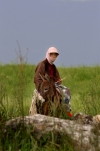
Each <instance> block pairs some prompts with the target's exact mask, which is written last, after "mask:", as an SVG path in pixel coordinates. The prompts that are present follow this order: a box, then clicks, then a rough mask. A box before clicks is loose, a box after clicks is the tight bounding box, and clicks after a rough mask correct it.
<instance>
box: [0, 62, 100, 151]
mask: <svg viewBox="0 0 100 151" xmlns="http://www.w3.org/2000/svg"><path fill="white" fill-rule="evenodd" d="M34 70H35V65H29V64H26V63H20V64H7V65H2V64H1V65H0V139H1V138H3V137H4V136H2V135H3V133H2V127H3V124H4V122H5V121H7V120H9V119H11V118H14V117H17V116H24V115H28V114H29V108H30V105H31V100H32V94H33V90H34V88H35V86H34V83H33V77H34ZM58 70H59V72H60V75H61V78H64V77H66V79H65V80H63V82H62V84H63V85H65V86H67V87H68V88H70V91H71V106H72V113H73V114H75V113H78V112H83V113H86V114H88V115H96V114H100V66H97V65H96V66H93V67H87V66H79V67H69V68H66V67H59V68H58ZM12 135H13V137H14V139H12V138H11V140H9V139H7V138H6V140H5V141H2V140H0V145H1V146H0V149H1V151H2V150H4V151H18V149H20V151H37V150H38V151H39V150H41V151H44V150H45V151H51V150H50V149H51V148H52V151H53V150H54V151H56V150H58V149H59V150H60V151H74V148H75V144H73V142H72V140H68V137H67V136H66V137H63V136H60V137H58V134H57V135H53V134H47V135H46V136H45V137H44V138H41V140H39V141H37V140H35V139H34V138H32V136H31V134H30V133H29V131H28V132H26V131H25V132H24V128H23V134H22V131H20V132H19V133H16V134H12ZM22 136H23V137H22ZM58 138H60V140H59V139H58ZM57 141H60V142H57ZM58 144H59V145H60V146H59V145H58ZM70 144H71V145H70ZM72 144H73V146H72ZM75 151H78V149H77V150H75Z"/></svg>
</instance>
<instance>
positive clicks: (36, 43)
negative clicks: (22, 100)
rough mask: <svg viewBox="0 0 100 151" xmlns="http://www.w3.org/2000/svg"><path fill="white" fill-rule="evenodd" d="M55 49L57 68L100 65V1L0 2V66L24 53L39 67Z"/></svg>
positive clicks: (27, 58)
mask: <svg viewBox="0 0 100 151" xmlns="http://www.w3.org/2000/svg"><path fill="white" fill-rule="evenodd" d="M52 46H54V47H56V48H57V50H58V52H59V54H60V55H59V56H58V58H57V60H56V61H55V65H56V66H66V67H70V66H83V65H84V66H94V65H100V0H0V63H1V64H8V63H17V62H18V57H19V55H20V51H21V55H22V57H23V59H24V60H25V61H26V62H27V63H28V64H35V65H36V64H37V63H38V62H40V61H41V60H43V59H45V56H46V51H47V50H48V48H49V47H52ZM19 47H20V48H19Z"/></svg>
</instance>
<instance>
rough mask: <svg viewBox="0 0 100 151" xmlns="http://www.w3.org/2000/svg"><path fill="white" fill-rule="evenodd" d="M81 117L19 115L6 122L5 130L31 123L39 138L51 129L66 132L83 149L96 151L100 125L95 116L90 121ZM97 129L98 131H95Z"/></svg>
mask: <svg viewBox="0 0 100 151" xmlns="http://www.w3.org/2000/svg"><path fill="white" fill-rule="evenodd" d="M76 117H77V116H76ZM80 119H81V118H79V120H77V119H76V120H64V119H59V118H54V117H50V116H45V115H40V114H35V115H33V116H25V117H17V118H15V119H12V120H9V121H7V122H6V124H5V132H7V131H8V130H9V129H13V130H18V128H19V127H20V126H21V125H22V124H24V125H25V126H26V127H29V126H30V125H31V128H32V129H31V130H32V133H34V134H36V137H37V138H38V139H39V138H40V137H41V136H42V135H43V134H46V133H47V132H50V131H55V132H61V133H64V134H65V133H66V134H68V136H69V137H71V138H72V139H73V140H74V141H75V142H77V144H78V145H81V146H82V147H83V150H84V149H85V148H86V149H87V151H95V147H94V143H95V142H94V141H95V140H96V142H98V143H97V145H96V146H97V147H98V148H100V127H99V126H100V125H99V126H98V124H96V122H95V121H94V120H93V118H90V120H88V121H89V122H86V119H85V116H84V118H83V119H81V120H80ZM84 119H85V120H84ZM84 121H85V122H84ZM95 129H96V130H97V131H95ZM94 131H95V133H94Z"/></svg>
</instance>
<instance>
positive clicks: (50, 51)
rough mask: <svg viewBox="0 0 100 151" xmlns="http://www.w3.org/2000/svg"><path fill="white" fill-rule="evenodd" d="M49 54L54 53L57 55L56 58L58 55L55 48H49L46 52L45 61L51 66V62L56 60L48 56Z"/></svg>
mask: <svg viewBox="0 0 100 151" xmlns="http://www.w3.org/2000/svg"><path fill="white" fill-rule="evenodd" d="M50 53H56V54H57V56H58V55H59V53H58V50H57V49H56V48H55V47H50V48H49V49H48V50H47V52H46V58H47V60H48V62H49V63H50V64H53V62H54V61H55V60H56V58H57V57H56V58H54V57H51V56H50Z"/></svg>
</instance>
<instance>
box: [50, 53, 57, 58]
mask: <svg viewBox="0 0 100 151" xmlns="http://www.w3.org/2000/svg"><path fill="white" fill-rule="evenodd" d="M57 56H58V54H57V53H50V57H51V58H56V57H57Z"/></svg>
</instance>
